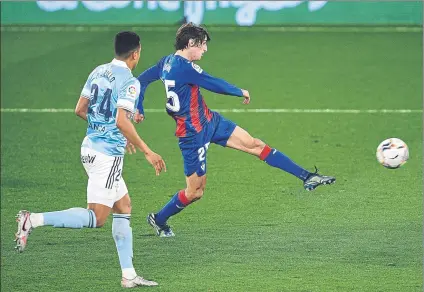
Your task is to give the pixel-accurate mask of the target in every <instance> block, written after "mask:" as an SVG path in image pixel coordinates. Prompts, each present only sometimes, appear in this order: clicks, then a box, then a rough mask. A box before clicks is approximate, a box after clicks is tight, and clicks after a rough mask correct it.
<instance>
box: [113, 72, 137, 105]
mask: <svg viewBox="0 0 424 292" xmlns="http://www.w3.org/2000/svg"><path fill="white" fill-rule="evenodd" d="M139 93H140V82H139V81H138V80H137V79H136V78H134V77H132V78H131V79H129V80H128V81H127V82H125V83H124V84H123V85H122V87H121V88H120V89H119V92H118V101H117V102H116V107H117V108H123V109H126V110H127V111H130V112H132V113H134V109H135V104H136V101H137V98H138V95H139Z"/></svg>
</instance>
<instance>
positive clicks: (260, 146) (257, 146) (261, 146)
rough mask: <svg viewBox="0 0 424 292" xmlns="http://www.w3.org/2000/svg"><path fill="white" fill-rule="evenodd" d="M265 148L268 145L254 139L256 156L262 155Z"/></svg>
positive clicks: (253, 148)
mask: <svg viewBox="0 0 424 292" xmlns="http://www.w3.org/2000/svg"><path fill="white" fill-rule="evenodd" d="M265 146H266V144H265V143H264V142H263V141H262V140H260V139H257V138H253V145H252V150H253V151H254V154H256V155H260V154H261V152H262V150H264V148H265Z"/></svg>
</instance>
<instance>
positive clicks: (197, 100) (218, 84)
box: [137, 54, 243, 137]
mask: <svg viewBox="0 0 424 292" xmlns="http://www.w3.org/2000/svg"><path fill="white" fill-rule="evenodd" d="M137 79H138V80H139V81H140V96H139V101H138V104H137V108H138V110H139V111H140V113H144V109H143V101H144V93H145V91H146V88H147V86H148V85H149V84H150V83H152V82H153V81H156V80H159V79H161V80H162V82H163V84H164V85H165V91H166V105H165V106H166V111H167V113H168V115H170V116H171V117H172V118H174V120H175V122H176V124H177V129H176V131H175V135H176V136H177V137H190V136H193V135H195V134H197V133H199V132H201V131H202V129H203V127H204V126H205V124H207V123H208V122H210V120H211V119H212V116H213V115H214V112H213V111H211V110H209V108H208V107H207V105H206V103H205V101H204V99H203V97H202V94H201V93H200V87H202V88H204V89H207V90H209V91H212V92H215V93H220V94H226V95H233V96H243V93H242V91H241V89H240V88H238V87H236V86H234V85H232V84H229V83H228V82H226V81H225V80H223V79H220V78H215V77H213V76H211V75H209V74H208V73H206V72H205V71H203V70H202V69H201V68H200V67H199V66H198V65H196V64H194V63H193V62H190V61H189V60H187V59H185V58H183V57H181V56H179V55H174V54H172V55H169V56H166V57H163V58H162V59H161V60H160V61H159V62H158V63H157V64H156V65H154V66H152V67H150V68H149V69H147V70H146V71H144V72H143V73H141V74H140V76H138V78H137Z"/></svg>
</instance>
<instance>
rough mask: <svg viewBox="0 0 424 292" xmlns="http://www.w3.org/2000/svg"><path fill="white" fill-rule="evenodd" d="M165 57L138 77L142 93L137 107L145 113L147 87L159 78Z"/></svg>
mask: <svg viewBox="0 0 424 292" xmlns="http://www.w3.org/2000/svg"><path fill="white" fill-rule="evenodd" d="M164 59H165V57H163V58H162V59H161V60H160V61H159V62H158V63H157V64H156V65H154V66H152V67H150V68H149V69H147V70H145V71H143V72H142V73H141V74H140V75H139V76H138V77H137V79H138V81H139V82H140V94H139V97H138V103H137V109H138V111H139V112H140V113H141V114H144V107H143V101H144V93H145V92H146V89H147V87H148V86H149V84H150V83H152V82H155V81H156V80H159V78H160V70H161V68H162V64H163V60H164Z"/></svg>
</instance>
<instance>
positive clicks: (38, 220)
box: [29, 213, 44, 228]
mask: <svg viewBox="0 0 424 292" xmlns="http://www.w3.org/2000/svg"><path fill="white" fill-rule="evenodd" d="M29 220H30V221H31V225H32V227H33V228H36V227H39V226H43V225H44V216H43V214H42V213H31V215H29Z"/></svg>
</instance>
